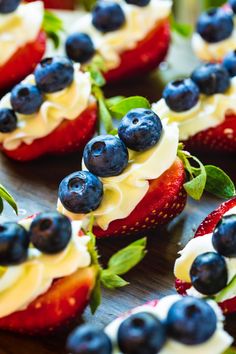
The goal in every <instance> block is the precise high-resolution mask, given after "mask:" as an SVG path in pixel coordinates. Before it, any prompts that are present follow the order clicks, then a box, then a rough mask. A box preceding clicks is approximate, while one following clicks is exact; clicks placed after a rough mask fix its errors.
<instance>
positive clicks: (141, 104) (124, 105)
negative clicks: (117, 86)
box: [110, 96, 151, 118]
mask: <svg viewBox="0 0 236 354" xmlns="http://www.w3.org/2000/svg"><path fill="white" fill-rule="evenodd" d="M135 108H147V109H149V108H151V105H150V103H149V101H148V100H147V99H146V98H145V97H142V96H132V97H128V98H124V99H123V100H121V101H120V102H118V103H116V104H115V105H113V106H112V107H111V108H110V110H111V112H112V113H114V116H115V117H116V118H122V117H124V116H125V115H126V114H127V113H128V112H129V111H130V110H131V109H135Z"/></svg>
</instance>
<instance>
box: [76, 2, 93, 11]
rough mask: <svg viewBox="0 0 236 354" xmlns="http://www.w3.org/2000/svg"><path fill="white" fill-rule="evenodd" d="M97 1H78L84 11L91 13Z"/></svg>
mask: <svg viewBox="0 0 236 354" xmlns="http://www.w3.org/2000/svg"><path fill="white" fill-rule="evenodd" d="M96 2H97V0H80V3H81V5H82V6H83V7H84V8H85V10H86V11H91V10H92V9H93V7H94V5H95V4H96Z"/></svg>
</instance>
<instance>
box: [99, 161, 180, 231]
mask: <svg viewBox="0 0 236 354" xmlns="http://www.w3.org/2000/svg"><path fill="white" fill-rule="evenodd" d="M184 182H185V171H184V166H183V163H182V162H181V161H180V160H179V159H178V158H177V159H176V161H175V162H174V164H173V165H172V166H171V167H170V168H169V170H167V171H166V172H165V173H163V174H162V175H161V176H160V177H159V178H157V179H154V180H151V181H150V182H149V184H150V187H149V191H148V192H147V194H146V195H145V197H144V198H143V199H142V201H141V202H140V203H139V204H138V205H137V206H136V208H135V209H134V210H133V211H132V213H131V214H130V215H129V216H128V217H126V218H125V219H121V220H115V221H113V222H111V223H110V225H109V227H108V229H107V230H102V229H101V228H99V227H94V230H93V231H94V233H95V235H96V236H97V237H108V236H115V235H117V236H118V235H130V234H133V233H137V232H141V231H142V232H143V230H149V229H153V228H155V227H156V226H157V225H161V224H165V223H168V222H169V221H170V220H172V219H173V218H174V217H176V216H177V215H178V214H180V213H181V212H182V210H183V209H184V206H185V203H186V192H185V191H184V189H183V184H184Z"/></svg>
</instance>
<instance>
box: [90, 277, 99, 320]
mask: <svg viewBox="0 0 236 354" xmlns="http://www.w3.org/2000/svg"><path fill="white" fill-rule="evenodd" d="M100 275H101V272H100V271H99V273H98V276H97V280H96V285H95V287H94V289H93V291H92V294H91V297H90V301H89V306H90V310H91V313H92V314H94V313H95V312H96V310H97V308H98V307H99V306H100V304H101V302H102V294H101V279H100Z"/></svg>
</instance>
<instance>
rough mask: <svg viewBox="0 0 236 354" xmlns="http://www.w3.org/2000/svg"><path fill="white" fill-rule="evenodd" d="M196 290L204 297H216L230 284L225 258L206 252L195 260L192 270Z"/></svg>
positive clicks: (191, 275)
mask: <svg viewBox="0 0 236 354" xmlns="http://www.w3.org/2000/svg"><path fill="white" fill-rule="evenodd" d="M190 277H191V282H192V285H193V286H194V288H195V289H196V290H197V291H199V292H200V293H201V294H203V295H215V294H217V293H218V292H219V291H221V290H222V289H224V288H225V287H226V285H227V282H228V271H227V267H226V263H225V260H224V258H223V257H222V256H221V255H220V254H218V253H216V252H206V253H203V254H201V255H199V256H198V257H196V259H195V260H194V262H193V264H192V266H191V269H190Z"/></svg>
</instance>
